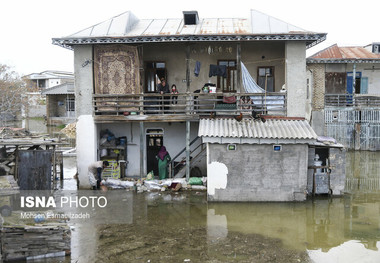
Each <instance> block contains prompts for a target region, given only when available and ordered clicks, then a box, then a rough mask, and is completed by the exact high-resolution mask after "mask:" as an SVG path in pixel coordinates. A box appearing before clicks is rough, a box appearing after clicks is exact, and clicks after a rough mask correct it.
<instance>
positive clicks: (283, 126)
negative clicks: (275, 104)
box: [198, 118, 317, 140]
mask: <svg viewBox="0 0 380 263" xmlns="http://www.w3.org/2000/svg"><path fill="white" fill-rule="evenodd" d="M198 136H202V137H223V138H251V139H300V140H315V139H317V135H316V133H315V132H314V130H313V129H312V128H311V126H310V125H309V123H308V122H307V121H306V120H283V119H282V120H276V119H268V120H266V122H262V121H255V120H253V119H251V118H247V119H243V120H242V121H240V122H238V121H236V120H235V119H233V118H222V119H201V120H200V122H199V130H198Z"/></svg>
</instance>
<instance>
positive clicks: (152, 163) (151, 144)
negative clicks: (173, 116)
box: [146, 129, 164, 176]
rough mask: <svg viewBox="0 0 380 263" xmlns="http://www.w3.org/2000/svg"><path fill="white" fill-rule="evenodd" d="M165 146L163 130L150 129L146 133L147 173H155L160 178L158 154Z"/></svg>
mask: <svg viewBox="0 0 380 263" xmlns="http://www.w3.org/2000/svg"><path fill="white" fill-rule="evenodd" d="M162 145H164V131H163V130H162V129H148V130H147V131H146V155H147V157H146V167H147V169H146V171H147V172H148V173H149V172H150V171H153V173H154V175H155V176H158V161H157V158H156V156H157V154H158V152H159V150H160V148H161V146H162Z"/></svg>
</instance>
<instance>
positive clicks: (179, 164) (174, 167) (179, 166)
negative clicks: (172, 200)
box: [169, 137, 206, 178]
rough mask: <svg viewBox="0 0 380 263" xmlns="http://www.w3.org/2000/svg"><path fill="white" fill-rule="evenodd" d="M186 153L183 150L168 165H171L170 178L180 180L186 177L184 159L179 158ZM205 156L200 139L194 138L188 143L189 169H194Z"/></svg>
mask: <svg viewBox="0 0 380 263" xmlns="http://www.w3.org/2000/svg"><path fill="white" fill-rule="evenodd" d="M185 152H186V147H185V148H183V149H182V150H181V151H180V152H179V153H178V154H177V155H176V156H175V157H174V158H173V159H172V161H171V162H170V163H169V165H171V177H174V178H182V177H184V176H186V157H182V158H181V159H179V158H180V156H181V155H182V154H183V153H185ZM205 156H206V147H205V146H204V144H203V143H201V141H200V137H196V138H195V139H194V140H193V141H192V142H191V143H190V169H191V168H192V167H194V166H195V165H196V164H197V163H198V162H199V161H200V160H201V159H202V158H203V157H205ZM177 160H179V161H177Z"/></svg>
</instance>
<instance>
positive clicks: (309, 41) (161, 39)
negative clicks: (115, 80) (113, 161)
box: [52, 33, 327, 50]
mask: <svg viewBox="0 0 380 263" xmlns="http://www.w3.org/2000/svg"><path fill="white" fill-rule="evenodd" d="M326 35H327V34H326V33H310V34H308V33H303V34H254V35H155V36H135V37H90V38H53V39H52V41H53V44H54V45H57V46H61V47H64V48H68V49H71V50H72V49H73V46H75V45H95V44H96V45H98V44H141V43H171V42H218V41H223V42H226V41H227V42H229V41H231V42H240V41H305V42H306V46H307V48H310V47H313V46H315V45H317V44H319V43H321V42H323V41H324V40H326Z"/></svg>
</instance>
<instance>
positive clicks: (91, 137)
mask: <svg viewBox="0 0 380 263" xmlns="http://www.w3.org/2000/svg"><path fill="white" fill-rule="evenodd" d="M97 133H98V131H97V128H96V125H95V123H94V119H93V117H92V115H81V116H79V117H78V119H77V124H76V147H77V169H78V175H79V181H80V188H81V189H86V188H87V189H89V188H90V182H89V181H88V166H89V165H90V164H91V163H93V162H95V161H96V160H97V136H96V135H97Z"/></svg>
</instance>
